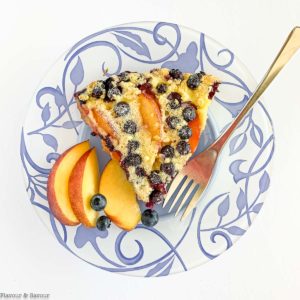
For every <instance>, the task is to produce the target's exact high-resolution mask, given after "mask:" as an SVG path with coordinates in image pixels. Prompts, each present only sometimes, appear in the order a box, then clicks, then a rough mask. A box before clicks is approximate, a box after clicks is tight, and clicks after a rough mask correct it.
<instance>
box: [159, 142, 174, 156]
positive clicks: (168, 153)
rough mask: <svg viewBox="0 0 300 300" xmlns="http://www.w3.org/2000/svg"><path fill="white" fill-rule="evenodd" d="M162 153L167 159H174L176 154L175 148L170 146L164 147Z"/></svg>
mask: <svg viewBox="0 0 300 300" xmlns="http://www.w3.org/2000/svg"><path fill="white" fill-rule="evenodd" d="M160 152H161V154H163V155H164V156H165V157H170V158H172V157H174V154H175V150H174V148H173V147H172V146H170V145H166V146H164V147H162V148H161V150H160Z"/></svg>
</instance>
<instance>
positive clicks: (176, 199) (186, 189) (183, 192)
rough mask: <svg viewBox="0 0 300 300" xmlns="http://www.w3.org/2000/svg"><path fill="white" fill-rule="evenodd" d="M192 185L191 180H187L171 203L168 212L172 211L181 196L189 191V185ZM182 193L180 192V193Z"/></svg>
mask: <svg viewBox="0 0 300 300" xmlns="http://www.w3.org/2000/svg"><path fill="white" fill-rule="evenodd" d="M192 183H193V180H190V178H187V179H186V181H185V182H184V184H183V185H182V187H181V188H180V189H179V191H178V192H177V194H176V196H175V199H174V200H173V202H172V205H171V207H170V209H169V212H170V211H171V210H172V209H173V207H174V206H175V205H176V203H177V202H178V201H179V199H180V198H181V196H182V195H186V194H187V192H188V190H189V189H190V187H191V185H192ZM181 191H182V192H181Z"/></svg>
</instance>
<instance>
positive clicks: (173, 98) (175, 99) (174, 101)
mask: <svg viewBox="0 0 300 300" xmlns="http://www.w3.org/2000/svg"><path fill="white" fill-rule="evenodd" d="M168 100H170V101H169V105H170V107H171V108H172V109H176V108H179V107H180V105H181V95H180V94H179V93H176V92H172V93H170V94H169V96H168Z"/></svg>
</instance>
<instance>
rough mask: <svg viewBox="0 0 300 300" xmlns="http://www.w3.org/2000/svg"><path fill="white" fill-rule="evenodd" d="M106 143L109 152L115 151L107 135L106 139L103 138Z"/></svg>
mask: <svg viewBox="0 0 300 300" xmlns="http://www.w3.org/2000/svg"><path fill="white" fill-rule="evenodd" d="M103 140H104V142H105V145H106V147H107V149H108V150H109V151H114V149H115V147H114V145H113V143H112V141H111V139H110V137H109V136H108V135H107V136H106V137H104V138H103Z"/></svg>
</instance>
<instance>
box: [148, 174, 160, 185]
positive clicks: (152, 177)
mask: <svg viewBox="0 0 300 300" xmlns="http://www.w3.org/2000/svg"><path fill="white" fill-rule="evenodd" d="M149 181H150V183H151V184H152V185H158V184H161V183H162V180H161V178H160V176H159V174H158V171H152V172H151V173H150V175H149Z"/></svg>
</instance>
